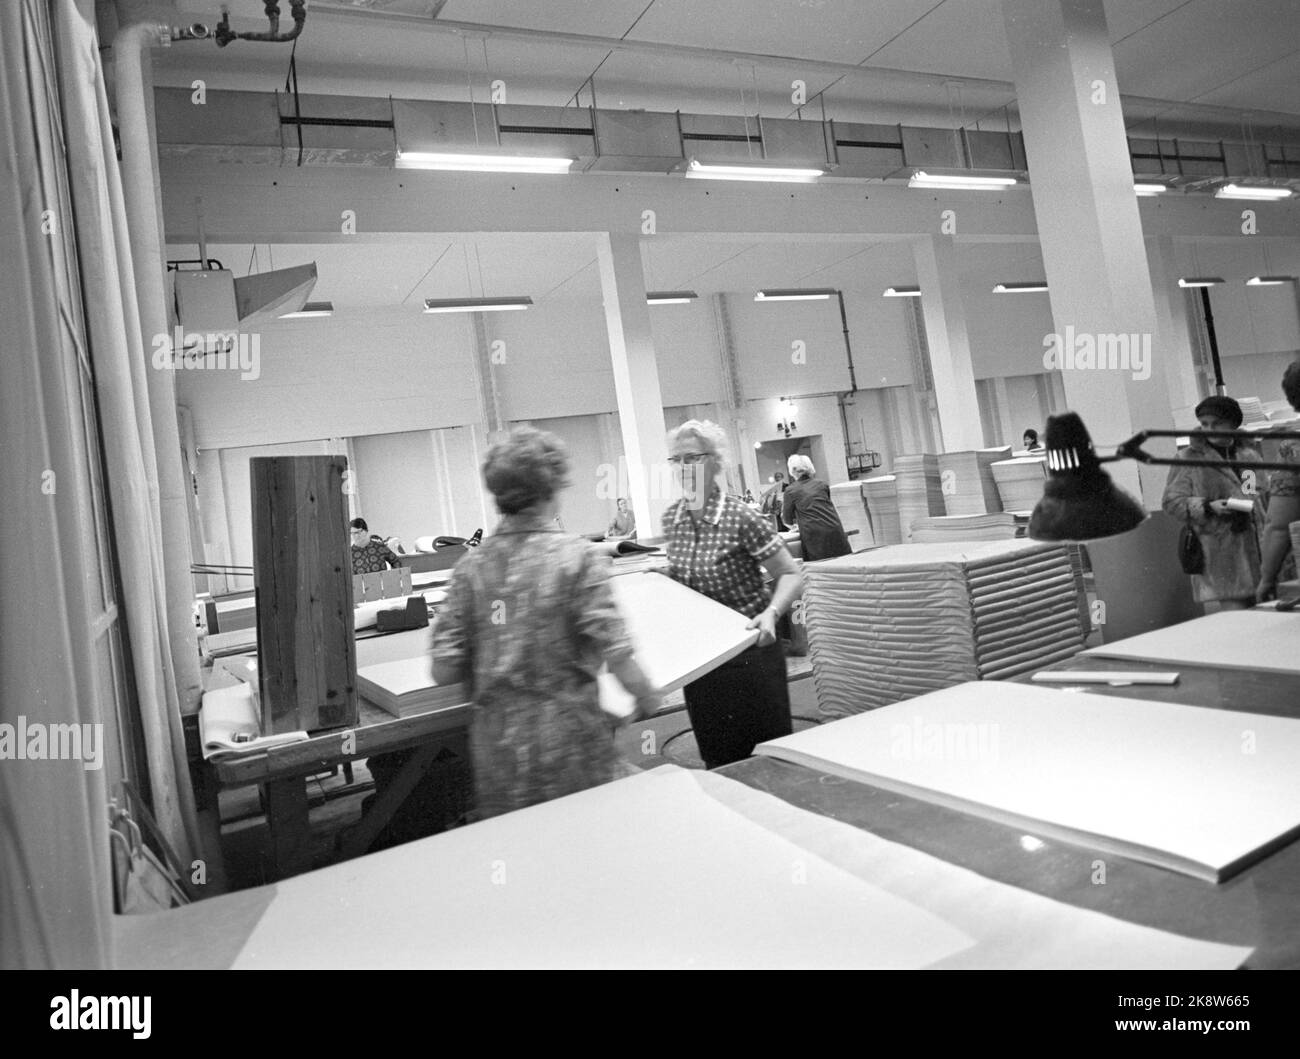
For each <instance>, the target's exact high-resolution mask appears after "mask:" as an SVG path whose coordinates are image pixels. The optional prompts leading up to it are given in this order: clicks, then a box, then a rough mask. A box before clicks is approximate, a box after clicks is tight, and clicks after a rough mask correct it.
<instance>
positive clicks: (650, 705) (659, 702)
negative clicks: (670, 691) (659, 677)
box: [627, 693, 664, 724]
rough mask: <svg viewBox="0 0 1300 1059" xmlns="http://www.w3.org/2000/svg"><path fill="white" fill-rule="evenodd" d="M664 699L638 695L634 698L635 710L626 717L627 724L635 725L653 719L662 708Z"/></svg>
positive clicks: (657, 696)
mask: <svg viewBox="0 0 1300 1059" xmlns="http://www.w3.org/2000/svg"><path fill="white" fill-rule="evenodd" d="M663 704H664V699H663V696H662V695H657V694H653V693H652V694H649V695H638V696H637V698H636V709H635V710H633V711H632V714H631V716H629V717H628V719H627V723H628V724H635V723H636V722H637V721H648V720H650V718H652V717H654V716H655V715H656V714H657V713H658V712H659V711H660V710H661V709H662V708H663Z"/></svg>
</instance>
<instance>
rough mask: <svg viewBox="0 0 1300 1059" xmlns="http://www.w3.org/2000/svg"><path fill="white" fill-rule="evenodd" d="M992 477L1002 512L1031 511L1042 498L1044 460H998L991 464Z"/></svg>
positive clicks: (1029, 458)
mask: <svg viewBox="0 0 1300 1059" xmlns="http://www.w3.org/2000/svg"><path fill="white" fill-rule="evenodd" d="M993 477H994V479H995V480H996V481H997V483H998V496H1000V497H1001V498H1002V510H1003V511H1025V512H1028V511H1033V510H1034V507H1035V506H1036V505H1037V504H1038V501H1040V500H1041V499H1042V498H1043V486H1044V485H1045V484H1046V482H1047V477H1046V459H1045V457H1043V456H1017V457H1016V458H1015V459H1013V460H998V461H997V462H996V463H994V464H993Z"/></svg>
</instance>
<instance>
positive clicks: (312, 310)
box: [280, 302, 334, 320]
mask: <svg viewBox="0 0 1300 1059" xmlns="http://www.w3.org/2000/svg"><path fill="white" fill-rule="evenodd" d="M333 315H334V303H333V302H307V303H305V304H304V305H303V307H302V308H301V309H299V310H298V311H297V312H293V313H285V314H284V315H283V316H281V317H280V319H281V320H305V319H306V318H307V317H309V316H333Z"/></svg>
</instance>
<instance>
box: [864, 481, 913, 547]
mask: <svg viewBox="0 0 1300 1059" xmlns="http://www.w3.org/2000/svg"><path fill="white" fill-rule="evenodd" d="M862 499H863V500H864V501H865V502H866V505H867V513H868V516H869V517H870V519H871V526H872V529H873V531H874V534H875V541H876V543H877V544H902V543H903V528H902V525H901V523H900V522H899V521H898V481H897V479H896V478H895V476H894V475H892V474H882V475H879V476H877V477H875V478H864V479H863V480H862Z"/></svg>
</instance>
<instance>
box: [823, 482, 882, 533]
mask: <svg viewBox="0 0 1300 1059" xmlns="http://www.w3.org/2000/svg"><path fill="white" fill-rule="evenodd" d="M830 490H831V503H832V504H834V505H835V513H836V514H837V515H839V516H840V524H841V525H842V526H843V527H844V532H845V533H849V532H851V531H853V530H857V531H858V536H857V537H855V538H854V539H853V541H852V544H853V547H854V548H867V547H870V546H871V545H872V544H874V543H875V534H874V532H873V531H872V526H871V518H870V516H869V515H868V514H867V504H866V501H865V500H864V499H863V497H862V482H861V480H860V479H859V480H855V481H852V482H837V483H835V484H834V485H832V486H831V487H830Z"/></svg>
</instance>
